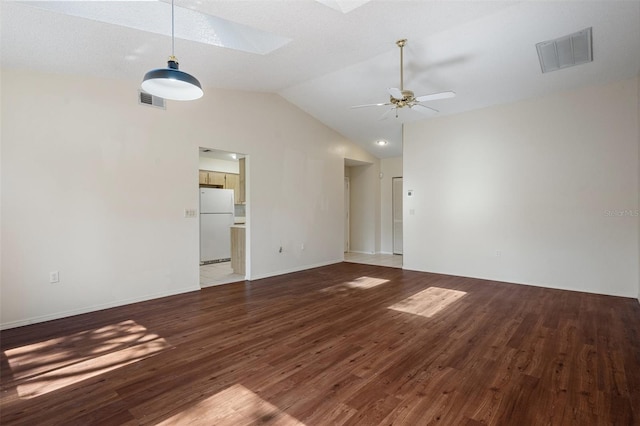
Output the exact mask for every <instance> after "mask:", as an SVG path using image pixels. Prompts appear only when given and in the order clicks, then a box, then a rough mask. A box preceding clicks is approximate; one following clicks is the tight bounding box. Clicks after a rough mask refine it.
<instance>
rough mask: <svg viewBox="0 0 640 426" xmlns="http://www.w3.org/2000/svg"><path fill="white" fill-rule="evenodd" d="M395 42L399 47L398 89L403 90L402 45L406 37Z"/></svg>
mask: <svg viewBox="0 0 640 426" xmlns="http://www.w3.org/2000/svg"><path fill="white" fill-rule="evenodd" d="M396 44H397V45H398V47H399V48H400V91H403V90H404V70H403V67H404V66H403V64H404V45H405V44H407V39H406V38H403V39H401V40H398V41H396Z"/></svg>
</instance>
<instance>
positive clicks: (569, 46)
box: [536, 28, 593, 73]
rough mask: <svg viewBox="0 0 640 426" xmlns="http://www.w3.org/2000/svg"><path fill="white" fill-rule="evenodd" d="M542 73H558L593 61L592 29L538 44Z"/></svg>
mask: <svg viewBox="0 0 640 426" xmlns="http://www.w3.org/2000/svg"><path fill="white" fill-rule="evenodd" d="M536 48H537V49H538V58H539V59H540V67H541V68H542V72H543V73H544V72H549V71H556V70H559V69H562V68H568V67H572V66H574V65H580V64H586V63H587V62H591V61H593V49H592V47H591V28H586V29H584V30H582V31H578V32H577V33H573V34H569V35H567V36H564V37H560V38H557V39H555V40H549V41H543V42H542V43H538V44H536Z"/></svg>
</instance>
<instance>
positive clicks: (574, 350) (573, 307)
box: [0, 263, 640, 426]
mask: <svg viewBox="0 0 640 426" xmlns="http://www.w3.org/2000/svg"><path fill="white" fill-rule="evenodd" d="M0 337H1V349H2V359H1V370H0V373H1V385H2V387H1V391H2V395H1V398H2V399H1V402H0V404H1V405H0V408H1V418H0V423H2V424H3V425H12V424H25V425H46V424H60V425H91V424H100V425H110V424H113V425H138V424H143V425H147V424H148V425H156V424H167V425H176V424H178V425H180V424H199V425H234V426H236V425H250V424H269V425H307V426H309V425H341V424H346V425H378V424H381V425H382V424H384V425H426V424H441V425H480V424H492V425H518V426H524V425H547V424H551V425H633V424H635V425H638V424H640V304H638V301H637V300H634V299H625V298H616V297H608V296H598V295H592V294H585V293H576V292H567V291H560V290H550V289H542V288H536V287H528V286H521V285H512V284H504V283H496V282H490V281H482V280H475V279H467V278H458V277H450V276H443V275H435V274H426V273H418V272H410V271H404V270H402V269H394V268H385V267H379V266H371V265H360V264H352V263H341V264H337V265H332V266H328V267H323V268H317V269H313V270H309V271H304V272H299V273H294V274H289V275H284V276H280V277H274V278H269V279H265V280H260V281H255V282H253V283H236V284H229V285H224V286H219V287H211V288H206V289H203V290H202V291H199V292H193V293H188V294H184V295H179V296H174V297H168V298H164V299H157V300H153V301H149V302H144V303H138V304H134V305H129V306H126V307H121V308H115V309H109V310H104V311H100V312H96V313H92V314H86V315H81V316H77V317H73V318H67V319H63V320H57V321H51V322H48V323H43V324H36V325H32V326H28V327H23V328H17V329H12V330H7V331H4V332H2V333H1V336H0Z"/></svg>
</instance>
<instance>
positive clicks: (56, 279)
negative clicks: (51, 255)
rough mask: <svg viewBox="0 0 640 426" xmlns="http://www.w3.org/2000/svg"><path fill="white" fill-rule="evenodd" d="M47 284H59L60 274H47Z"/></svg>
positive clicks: (54, 272) (55, 272) (56, 272)
mask: <svg viewBox="0 0 640 426" xmlns="http://www.w3.org/2000/svg"><path fill="white" fill-rule="evenodd" d="M49 282H50V283H51V284H55V283H58V282H60V273H59V272H58V271H52V272H49Z"/></svg>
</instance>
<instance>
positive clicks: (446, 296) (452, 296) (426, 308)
mask: <svg viewBox="0 0 640 426" xmlns="http://www.w3.org/2000/svg"><path fill="white" fill-rule="evenodd" d="M465 294H467V293H466V292H464V291H458V290H450V289H448V288H440V287H429V288H428V289H426V290H423V291H421V292H419V293H416V294H414V295H413V296H411V297H408V298H406V299H404V300H402V301H400V302H398V303H396V304H394V305H391V306H389V309H393V310H394V311H400V312H405V313H408V314H414V315H420V316H423V317H427V318H430V317H432V316H433V315H435V314H437V313H438V312H440V311H442V310H443V309H445V308H446V307H447V306H449V305H451V304H452V303H453V302H455V301H456V300H458V299H460V298H461V297H462V296H464V295H465Z"/></svg>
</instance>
